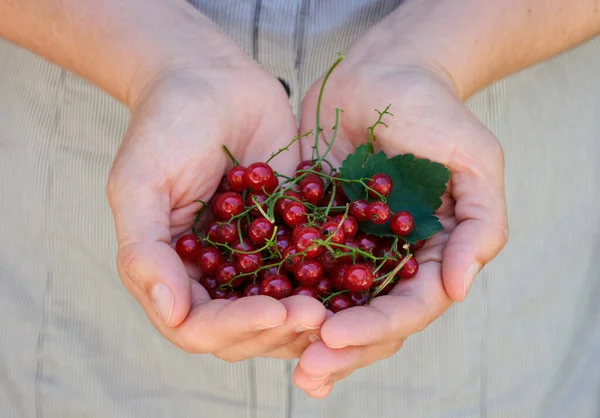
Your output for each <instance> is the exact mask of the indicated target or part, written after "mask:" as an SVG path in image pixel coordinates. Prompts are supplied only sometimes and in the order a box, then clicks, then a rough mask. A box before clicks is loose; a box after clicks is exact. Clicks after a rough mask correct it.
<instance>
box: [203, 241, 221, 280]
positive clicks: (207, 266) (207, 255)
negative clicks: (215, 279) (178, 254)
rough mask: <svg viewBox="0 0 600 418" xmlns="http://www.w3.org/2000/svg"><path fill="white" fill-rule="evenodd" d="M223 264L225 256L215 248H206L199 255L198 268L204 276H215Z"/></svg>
mask: <svg viewBox="0 0 600 418" xmlns="http://www.w3.org/2000/svg"><path fill="white" fill-rule="evenodd" d="M222 263H223V255H222V254H221V252H220V251H219V250H217V249H216V248H215V247H204V248H202V249H201V250H200V253H199V254H198V267H199V268H200V271H202V274H204V275H207V276H213V275H214V274H215V273H216V271H217V267H218V266H219V265H221V264H222Z"/></svg>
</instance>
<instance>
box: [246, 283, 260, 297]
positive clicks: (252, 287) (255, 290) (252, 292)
mask: <svg viewBox="0 0 600 418" xmlns="http://www.w3.org/2000/svg"><path fill="white" fill-rule="evenodd" d="M259 292H260V285H259V284H258V283H249V284H248V285H247V286H246V287H245V288H244V293H243V295H244V296H256V295H258V294H259Z"/></svg>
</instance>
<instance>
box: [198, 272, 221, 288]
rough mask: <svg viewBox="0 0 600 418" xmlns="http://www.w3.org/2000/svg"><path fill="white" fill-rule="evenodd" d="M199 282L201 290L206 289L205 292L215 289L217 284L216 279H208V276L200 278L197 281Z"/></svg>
mask: <svg viewBox="0 0 600 418" xmlns="http://www.w3.org/2000/svg"><path fill="white" fill-rule="evenodd" d="M198 281H199V282H200V284H201V285H202V287H203V288H205V289H206V291H208V292H210V291H211V290H214V289H216V288H217V286H218V284H217V279H215V278H214V277H210V276H202V277H201V278H200V280H198Z"/></svg>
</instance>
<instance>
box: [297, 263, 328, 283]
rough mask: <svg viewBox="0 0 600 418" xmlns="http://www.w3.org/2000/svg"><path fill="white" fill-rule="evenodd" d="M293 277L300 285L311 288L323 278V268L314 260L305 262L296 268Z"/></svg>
mask: <svg viewBox="0 0 600 418" xmlns="http://www.w3.org/2000/svg"><path fill="white" fill-rule="evenodd" d="M294 277H296V280H298V282H299V283H300V284H303V285H305V286H311V285H313V284H315V283H317V282H318V281H319V279H320V278H321V277H323V266H321V263H319V262H318V261H316V260H305V261H303V262H301V263H300V264H298V266H297V267H296V271H295V272H294Z"/></svg>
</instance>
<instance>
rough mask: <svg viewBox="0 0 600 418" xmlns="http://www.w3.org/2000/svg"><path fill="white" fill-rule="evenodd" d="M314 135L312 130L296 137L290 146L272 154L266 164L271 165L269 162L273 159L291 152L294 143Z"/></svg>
mask: <svg viewBox="0 0 600 418" xmlns="http://www.w3.org/2000/svg"><path fill="white" fill-rule="evenodd" d="M312 133H313V131H312V130H310V131H308V132H306V133H304V134H301V135H298V136H296V137H294V139H292V140H291V142H290V143H289V144H287V145H286V146H285V147H283V148H279V149H278V150H277V151H276V152H274V153H272V154H271V156H270V157H269V159H268V160H267V161H265V163H267V164H268V163H269V161H271V160H272V159H273V158H275V157H277V156H278V155H279V154H281V153H282V152H283V151H289V150H290V147H291V146H292V145H293V144H294V142H296V141H298V140H300V139H302V138H305V137H307V136H309V135H310V134H312ZM288 178H289V177H288Z"/></svg>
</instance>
